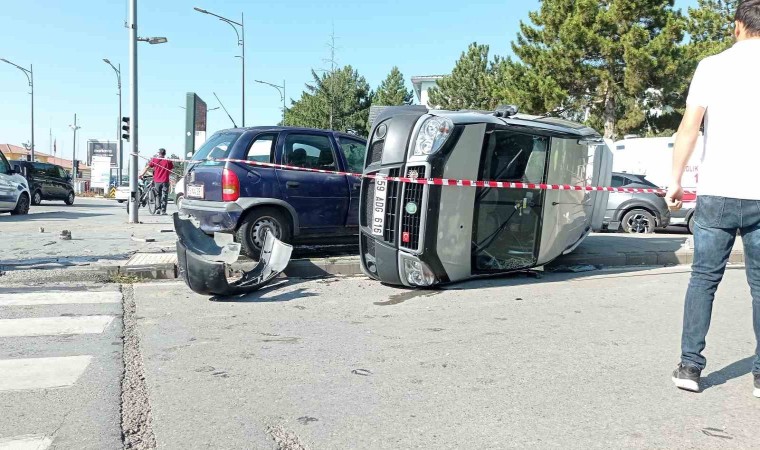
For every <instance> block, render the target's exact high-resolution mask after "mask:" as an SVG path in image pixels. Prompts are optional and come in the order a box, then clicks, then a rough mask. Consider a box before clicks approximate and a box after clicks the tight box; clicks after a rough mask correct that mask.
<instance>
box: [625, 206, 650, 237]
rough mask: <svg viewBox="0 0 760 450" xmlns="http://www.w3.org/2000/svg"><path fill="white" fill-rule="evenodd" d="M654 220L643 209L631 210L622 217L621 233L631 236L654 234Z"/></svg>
mask: <svg viewBox="0 0 760 450" xmlns="http://www.w3.org/2000/svg"><path fill="white" fill-rule="evenodd" d="M655 226H656V224H655V219H654V216H653V215H652V213H650V212H649V211H647V210H644V209H632V210H631V211H628V212H627V213H626V214H625V216H623V231H625V232H626V233H631V234H649V233H654V229H655Z"/></svg>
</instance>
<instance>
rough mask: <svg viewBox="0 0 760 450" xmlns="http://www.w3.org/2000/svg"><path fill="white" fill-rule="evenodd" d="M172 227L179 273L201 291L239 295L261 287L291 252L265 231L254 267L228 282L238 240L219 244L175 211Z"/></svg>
mask: <svg viewBox="0 0 760 450" xmlns="http://www.w3.org/2000/svg"><path fill="white" fill-rule="evenodd" d="M174 229H175V231H176V232H177V263H178V266H179V273H180V277H182V279H184V280H185V283H187V285H188V286H189V287H190V289H192V290H193V291H195V292H197V293H199V294H203V295H218V296H229V295H240V294H247V293H250V292H254V291H256V290H258V289H261V288H262V287H264V286H266V285H267V284H268V283H269V282H270V281H272V279H274V278H275V277H276V276H277V275H279V274H280V273H281V272H282V271H283V270H285V268H286V267H287V266H288V263H289V262H290V255H291V253H292V252H293V247H292V246H290V245H288V244H285V243H283V242H282V241H280V240H278V239H277V238H275V237H274V236H273V235H272V234H271V233H268V234H267V238H266V241H265V242H264V248H263V249H262V251H261V258H260V259H259V262H258V264H257V265H256V267H254V268H253V270H251V271H249V272H243V276H242V277H241V278H240V279H238V280H235V281H233V282H231V283H230V282H229V280H228V279H227V272H228V268H229V265H230V264H232V263H234V262H236V261H237V259H238V256H239V255H240V244H236V243H229V244H227V245H225V246H224V247H221V246H219V245H218V244H217V243H216V241H215V240H214V239H213V238H212V237H210V236H208V235H206V234H205V233H204V232H203V231H201V230H200V229H199V228H198V227H196V226H195V225H194V224H193V222H192V221H190V219H183V218H180V217H179V214H177V213H174Z"/></svg>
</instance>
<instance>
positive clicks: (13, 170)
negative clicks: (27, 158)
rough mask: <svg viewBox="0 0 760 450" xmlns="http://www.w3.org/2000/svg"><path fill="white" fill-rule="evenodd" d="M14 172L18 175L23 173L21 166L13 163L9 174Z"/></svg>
mask: <svg viewBox="0 0 760 450" xmlns="http://www.w3.org/2000/svg"><path fill="white" fill-rule="evenodd" d="M14 173H17V174H19V175H22V174H23V172H22V171H21V166H19V165H18V164H15V165H14V166H13V168H12V169H11V174H14Z"/></svg>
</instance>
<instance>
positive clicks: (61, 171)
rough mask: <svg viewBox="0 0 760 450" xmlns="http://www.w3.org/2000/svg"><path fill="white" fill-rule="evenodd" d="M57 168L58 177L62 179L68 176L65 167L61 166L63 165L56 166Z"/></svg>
mask: <svg viewBox="0 0 760 450" xmlns="http://www.w3.org/2000/svg"><path fill="white" fill-rule="evenodd" d="M55 168H56V169H58V178H62V179H64V180H65V179H66V177H67V176H68V174H67V173H66V171H65V170H64V169H63V167H61V166H55Z"/></svg>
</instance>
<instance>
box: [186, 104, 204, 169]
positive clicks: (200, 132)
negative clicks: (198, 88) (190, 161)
mask: <svg viewBox="0 0 760 450" xmlns="http://www.w3.org/2000/svg"><path fill="white" fill-rule="evenodd" d="M185 100H186V102H185V111H186V117H185V154H186V155H185V156H187V155H191V154H194V153H195V151H196V150H198V149H199V148H200V147H201V145H203V143H204V142H206V129H207V121H206V117H207V113H208V106H207V105H206V102H204V101H203V100H201V98H200V97H198V95H197V94H195V93H194V92H188V93H187V96H186V98H185Z"/></svg>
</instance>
